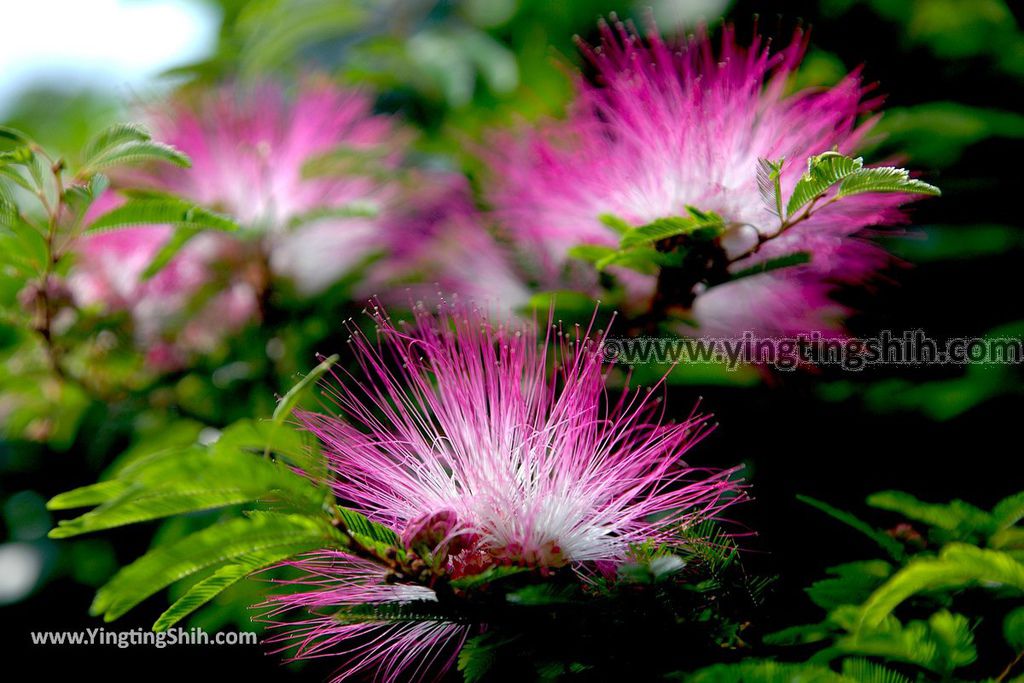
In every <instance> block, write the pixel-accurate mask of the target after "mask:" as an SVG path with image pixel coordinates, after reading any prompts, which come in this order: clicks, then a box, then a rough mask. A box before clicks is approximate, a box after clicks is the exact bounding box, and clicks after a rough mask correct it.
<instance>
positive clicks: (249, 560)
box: [153, 538, 320, 631]
mask: <svg viewBox="0 0 1024 683" xmlns="http://www.w3.org/2000/svg"><path fill="white" fill-rule="evenodd" d="M319 545H320V543H319V539H313V538H307V539H305V540H304V541H302V542H296V543H291V544H285V545H281V546H278V547H275V548H271V549H268V550H262V551H259V552H254V553H250V554H248V555H243V556H241V557H239V558H237V559H236V560H235V561H234V562H232V563H231V564H227V565H224V566H223V567H221V568H219V569H218V570H217V571H215V572H214V573H213V574H212V575H210V576H208V577H206V578H205V579H203V580H202V581H200V582H198V583H196V584H195V585H194V586H192V587H191V588H189V589H188V592H187V593H185V595H183V596H181V597H180V598H178V599H177V600H176V601H175V602H174V604H173V605H171V606H170V608H168V609H167V610H166V611H164V613H163V614H161V615H160V617H159V618H158V619H157V620H156V623H154V624H153V630H154V631H166V630H167V629H168V628H170V627H171V626H174V625H175V624H176V623H178V622H179V621H181V620H182V619H184V618H185V617H187V616H188V615H189V614H191V613H192V612H194V611H196V610H197V609H199V608H200V607H202V606H203V605H205V604H206V603H207V602H209V601H210V600H212V599H213V598H215V597H216V596H218V595H219V594H221V593H223V592H224V591H225V590H227V589H228V588H230V587H231V586H233V585H234V584H236V583H238V582H239V581H241V580H242V579H244V578H245V577H247V576H249V575H250V574H252V573H253V572H257V571H259V570H261V569H266V568H267V567H270V566H273V565H275V564H277V563H279V562H282V561H284V560H286V559H288V558H289V557H294V556H296V555H300V554H302V553H305V552H310V551H312V550H316V549H317V548H318V547H319Z"/></svg>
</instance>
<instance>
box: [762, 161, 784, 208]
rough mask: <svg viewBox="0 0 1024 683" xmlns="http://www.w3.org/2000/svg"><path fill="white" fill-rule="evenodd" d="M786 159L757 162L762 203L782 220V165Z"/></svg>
mask: <svg viewBox="0 0 1024 683" xmlns="http://www.w3.org/2000/svg"><path fill="white" fill-rule="evenodd" d="M784 161H785V159H779V160H778V161H771V160H769V159H758V160H757V191H758V192H759V193H760V194H761V203H762V204H764V206H765V208H767V209H768V210H769V211H771V212H772V213H773V214H775V216H776V217H777V218H778V219H779V220H782V218H783V216H782V186H781V185H780V182H779V180H780V178H781V176H782V163H783V162H784Z"/></svg>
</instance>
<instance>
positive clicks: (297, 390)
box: [273, 354, 339, 425]
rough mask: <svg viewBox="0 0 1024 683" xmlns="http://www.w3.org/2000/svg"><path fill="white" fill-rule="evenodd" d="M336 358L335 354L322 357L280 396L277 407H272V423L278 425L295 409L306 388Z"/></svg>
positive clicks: (328, 367)
mask: <svg viewBox="0 0 1024 683" xmlns="http://www.w3.org/2000/svg"><path fill="white" fill-rule="evenodd" d="M338 358H339V356H338V355H337V354H334V355H333V356H329V357H327V358H324V359H323V360H322V361H321V362H320V364H319V365H317V366H316V367H315V368H313V369H312V370H310V371H309V374H307V375H306V376H305V377H303V378H302V379H301V380H299V382H298V383H297V384H295V386H293V387H292V388H291V389H289V390H288V393H286V394H285V395H284V396H282V397H281V400H280V401H278V402H277V407H275V408H274V415H273V422H274V424H277V425H280V424H282V423H284V421H285V420H287V419H288V416H289V415H291V414H292V411H293V410H295V406H296V405H298V403H299V401H300V400H301V399H302V395H303V394H304V393H305V392H306V390H307V389H309V388H310V387H311V386H313V385H314V384H316V383H317V382H318V381H319V380H320V378H321V377H323V376H324V375H325V374H326V373H327V371H328V370H330V369H331V366H332V365H334V364H335V363H337V362H338Z"/></svg>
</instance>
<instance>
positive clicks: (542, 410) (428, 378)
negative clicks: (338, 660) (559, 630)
mask: <svg viewBox="0 0 1024 683" xmlns="http://www.w3.org/2000/svg"><path fill="white" fill-rule="evenodd" d="M439 310H440V316H439V318H440V319H439V320H437V319H434V318H433V317H432V316H430V315H429V314H428V312H427V311H426V309H425V308H422V307H421V308H418V309H417V310H416V316H415V320H414V321H413V323H412V324H411V325H395V324H393V323H392V321H391V320H390V319H389V318H388V317H387V315H386V313H384V312H383V311H381V310H379V309H376V310H375V318H376V320H377V323H378V341H376V342H374V341H371V340H370V339H368V338H367V337H365V336H364V335H363V334H361V333H360V332H359V331H358V330H357V329H356V328H353V336H352V344H353V348H354V350H355V353H356V357H357V360H358V363H359V367H360V371H359V372H358V374H356V375H349V376H345V377H344V378H342V379H341V381H340V384H339V385H338V386H337V387H336V388H335V389H334V390H333V391H332V397H333V399H334V400H335V401H336V403H337V405H338V406H339V408H340V409H341V411H342V413H343V414H344V418H338V417H334V416H331V415H323V414H315V413H305V414H302V415H301V417H300V419H301V421H302V423H303V424H304V425H305V426H306V428H307V429H309V430H310V431H311V432H313V433H314V434H315V435H316V436H317V437H318V439H319V440H320V442H321V443H322V445H323V451H324V453H325V455H326V457H327V458H328V462H329V465H330V469H331V471H332V472H333V479H332V487H333V490H334V493H335V495H336V496H337V497H338V499H339V500H341V501H344V502H345V504H347V505H350V506H351V507H353V508H354V509H356V510H358V511H359V512H361V513H363V514H365V515H366V516H367V517H369V518H370V519H371V520H373V521H375V522H378V523H380V524H384V525H386V526H388V527H390V528H392V529H394V530H395V531H396V532H397V533H398V534H399V535H400V536H401V537H402V539H403V541H404V542H405V543H406V544H408V545H409V547H411V548H412V549H413V550H414V551H416V550H417V549H418V548H422V549H423V552H429V553H430V554H432V555H434V556H435V557H437V556H438V554H440V556H441V557H442V558H444V561H443V572H444V575H445V576H446V577H447V578H453V577H460V576H466V575H470V574H477V573H480V572H481V571H485V570H486V569H488V568H490V567H494V566H498V565H501V566H507V565H515V566H522V567H528V568H532V569H534V570H536V571H538V572H540V573H541V574H544V573H546V572H550V571H553V570H556V569H558V568H561V567H567V568H570V569H572V570H574V571H576V572H579V573H580V574H581V577H586V576H587V575H588V574H591V575H592V574H593V572H594V571H595V569H596V568H597V567H599V566H605V567H607V566H608V565H616V564H618V563H621V562H622V561H624V560H625V559H626V557H627V554H628V552H629V550H630V548H631V547H632V546H634V545H635V544H638V543H643V542H645V541H653V542H655V543H660V542H665V543H672V542H673V539H676V538H678V532H679V530H680V527H681V526H685V525H688V524H690V523H692V522H693V521H695V520H699V519H707V518H708V517H714V516H715V515H716V514H717V513H718V512H719V510H721V509H722V508H723V507H724V506H725V505H727V504H728V503H729V502H730V501H732V500H734V499H735V495H736V494H737V485H736V483H735V482H734V481H732V479H731V474H732V473H733V471H725V472H708V471H705V470H698V469H694V468H691V467H689V466H688V465H687V464H686V463H685V462H684V461H683V460H682V458H683V456H684V455H685V454H686V453H687V452H688V451H689V449H690V447H691V446H693V445H694V444H695V443H697V442H698V441H699V440H700V439H701V438H702V437H703V436H704V434H705V433H706V432H707V424H706V420H705V418H704V417H701V416H692V417H690V418H689V419H687V420H685V421H683V422H681V423H662V422H661V420H660V412H659V405H658V401H657V400H655V398H654V397H653V395H652V394H651V393H650V392H649V391H644V390H630V389H628V388H627V389H626V390H625V391H624V392H623V394H622V396H621V397H620V398H619V399H616V400H611V399H609V397H608V395H607V393H606V388H605V378H604V372H605V370H606V369H607V368H606V366H605V365H604V364H603V363H602V360H601V356H600V354H599V353H598V352H597V349H596V348H595V344H594V343H593V342H592V341H588V340H587V335H582V334H579V333H577V335H575V338H574V339H573V340H572V341H571V342H568V343H567V342H566V341H565V340H564V337H563V335H562V333H561V331H559V330H555V329H550V331H549V332H548V333H547V335H545V336H544V338H543V339H538V334H537V331H536V326H535V325H531V324H515V325H508V326H506V325H494V324H492V323H490V322H488V320H487V318H486V317H485V316H483V315H482V314H481V313H480V312H479V310H478V309H469V308H467V307H464V306H454V307H451V306H441V307H440V309H439ZM538 342H540V344H538ZM549 361H554V362H555V364H556V365H555V366H556V368H557V371H556V376H555V377H554V378H553V379H552V378H551V377H550V375H549V368H550V364H549ZM655 520H656V521H655ZM295 566H297V567H299V568H301V569H305V570H306V578H305V579H303V580H302V581H300V583H305V584H307V585H308V586H310V590H308V591H306V592H300V593H297V594H291V595H283V596H280V597H278V598H277V602H278V604H279V605H280V606H281V608H282V609H288V608H293V607H306V608H313V609H315V610H316V611H319V612H323V613H324V616H322V617H319V618H317V617H314V618H313V619H312V620H311V621H308V622H305V623H304V625H303V627H302V628H300V630H299V631H298V632H293V633H292V634H291V635H290V636H285V638H284V639H285V640H289V639H290V640H292V641H293V642H295V641H296V640H297V641H298V644H299V653H298V654H299V656H303V655H304V654H309V653H313V654H319V653H323V652H326V651H327V650H328V649H334V648H336V647H338V648H340V649H342V650H346V651H347V652H348V654H349V656H350V657H351V661H350V662H349V664H348V665H347V668H346V670H345V671H344V672H343V673H342V675H341V677H342V678H344V677H346V676H352V675H355V674H356V673H357V672H362V671H365V670H368V669H370V668H372V669H376V670H378V672H380V673H379V675H380V676H381V678H383V679H385V680H397V679H398V677H399V675H400V674H401V672H402V670H403V669H404V668H405V667H408V666H411V664H410V662H411V661H412V659H413V658H412V653H411V651H410V648H411V647H412V646H413V644H414V643H418V645H417V647H420V648H422V649H424V653H421V654H423V655H424V656H425V650H426V649H427V648H428V646H429V648H430V653H431V655H432V656H435V657H440V654H439V650H440V649H441V639H442V636H443V638H444V639H446V640H447V639H455V640H458V639H460V638H465V636H466V633H467V632H468V631H467V629H468V627H467V626H466V625H464V624H463V625H458V624H451V623H448V622H444V621H437V622H427V623H428V624H432V625H431V626H429V627H428V626H425V625H423V624H420V625H419V626H418V627H416V628H419V629H427V630H428V631H429V633H426V634H424V633H422V632H416V633H414V630H413V629H414V625H412V624H402V623H401V622H399V623H397V624H396V623H394V622H392V623H389V624H382V623H378V622H373V621H370V622H369V623H363V622H360V623H348V622H345V621H344V620H342V621H338V620H336V619H334V618H333V617H331V616H329V615H327V611H329V610H330V609H332V608H333V609H338V608H344V607H345V606H350V605H353V604H355V605H359V604H364V603H374V602H395V601H397V602H412V601H416V602H418V603H419V604H421V605H422V604H424V601H426V602H427V603H429V602H430V601H433V600H435V599H436V597H435V596H434V595H433V591H432V590H430V588H428V587H426V586H425V585H415V586H409V585H403V584H396V583H393V582H391V583H386V582H385V575H384V573H383V572H382V570H380V569H379V568H378V567H377V566H376V565H374V564H373V563H369V562H365V561H363V560H358V559H353V558H350V557H347V556H345V555H339V554H337V553H319V554H316V555H314V556H312V557H311V558H309V559H308V560H300V561H298V562H296V563H295ZM368 634H373V635H368ZM355 635H359V636H360V638H358V639H357V640H356V641H355V643H356V644H354V645H352V644H349V641H350V639H351V638H352V637H353V636H355ZM414 636H415V637H420V636H422V637H424V638H425V640H422V641H417V640H415V638H414ZM367 642H370V643H372V647H369V646H366V645H365V643H367ZM435 646H436V647H437V651H435V650H434V649H433V648H434V647H435ZM456 649H457V648H456ZM446 652H450V650H446ZM417 661H418V659H417ZM448 661H450V656H449V658H448Z"/></svg>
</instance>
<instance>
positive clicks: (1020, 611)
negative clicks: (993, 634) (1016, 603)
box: [1003, 607, 1024, 652]
mask: <svg viewBox="0 0 1024 683" xmlns="http://www.w3.org/2000/svg"><path fill="white" fill-rule="evenodd" d="M1003 636H1004V637H1005V638H1006V642H1007V643H1009V645H1010V647H1012V648H1013V651H1014V652H1024V607H1018V608H1017V609H1015V610H1013V611H1012V612H1010V613H1009V614H1007V615H1006V619H1004V620H1003Z"/></svg>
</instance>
